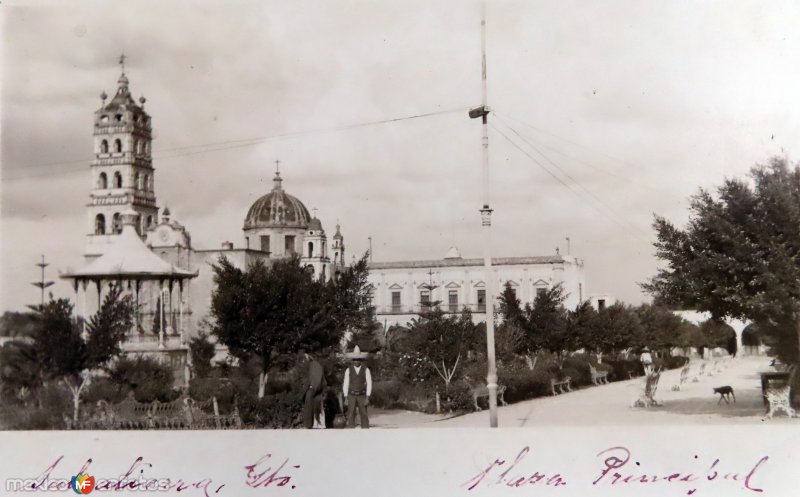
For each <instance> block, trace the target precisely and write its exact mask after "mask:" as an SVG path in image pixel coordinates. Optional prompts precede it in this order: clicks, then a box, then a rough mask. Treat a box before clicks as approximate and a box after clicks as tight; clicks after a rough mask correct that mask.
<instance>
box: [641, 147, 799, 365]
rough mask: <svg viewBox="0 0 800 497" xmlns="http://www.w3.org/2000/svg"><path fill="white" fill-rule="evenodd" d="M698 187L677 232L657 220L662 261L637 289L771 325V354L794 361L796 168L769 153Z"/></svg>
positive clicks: (673, 303) (796, 327)
mask: <svg viewBox="0 0 800 497" xmlns="http://www.w3.org/2000/svg"><path fill="white" fill-rule="evenodd" d="M750 177H751V179H752V182H747V181H745V180H742V179H727V180H725V181H723V183H722V185H721V186H719V187H718V188H717V189H716V192H715V194H712V193H711V192H709V191H706V190H702V189H701V190H700V191H699V192H698V193H697V194H696V195H695V196H694V197H692V202H691V206H690V219H689V222H688V224H687V226H686V227H685V228H684V229H679V228H676V227H675V226H674V225H673V224H672V223H670V222H669V221H667V220H666V219H665V218H662V217H656V219H655V222H654V228H655V230H656V234H657V236H658V242H656V244H655V246H656V249H657V256H658V257H659V258H660V259H662V260H663V261H664V262H665V263H666V264H665V267H663V268H661V269H659V271H658V273H657V274H656V276H655V277H653V278H652V279H651V280H650V281H649V282H647V283H645V284H644V285H642V286H643V288H644V289H645V290H646V291H648V292H650V293H651V294H652V295H653V296H654V297H655V299H656V300H657V301H658V302H661V303H664V304H667V305H671V306H680V307H683V308H690V309H696V310H699V311H708V312H710V313H711V314H712V316H714V317H715V318H722V317H726V316H727V317H734V318H741V319H748V320H751V321H754V322H758V323H772V324H773V325H774V326H772V327H770V328H769V334H770V335H771V336H772V337H773V338H774V343H775V345H776V347H775V349H774V352H775V353H776V354H778V356H779V357H780V358H781V359H782V360H783V361H784V362H786V363H791V362H797V361H798V358H800V352H799V351H800V257H799V256H798V255H799V254H800V166H798V165H794V166H792V167H790V166H789V164H788V163H787V161H786V160H785V159H783V158H773V159H772V160H771V161H770V162H769V164H768V165H766V166H756V167H754V168H752V169H751V170H750Z"/></svg>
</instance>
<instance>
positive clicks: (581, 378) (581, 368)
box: [560, 355, 592, 387]
mask: <svg viewBox="0 0 800 497" xmlns="http://www.w3.org/2000/svg"><path fill="white" fill-rule="evenodd" d="M566 376H569V377H570V379H571V380H572V383H571V384H572V386H577V387H580V386H585V385H590V384H591V383H592V372H591V371H590V369H589V361H588V358H587V357H586V356H581V355H576V356H571V357H567V358H566V359H564V363H563V367H562V370H561V376H560V378H564V377H566Z"/></svg>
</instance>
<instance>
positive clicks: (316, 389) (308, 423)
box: [303, 354, 327, 428]
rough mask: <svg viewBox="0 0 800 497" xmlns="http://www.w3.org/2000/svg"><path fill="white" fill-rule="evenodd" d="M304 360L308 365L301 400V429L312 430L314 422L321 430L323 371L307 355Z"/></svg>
mask: <svg viewBox="0 0 800 497" xmlns="http://www.w3.org/2000/svg"><path fill="white" fill-rule="evenodd" d="M304 355H305V358H306V360H308V361H310V362H309V365H308V381H307V382H306V391H305V396H304V398H303V427H304V428H314V427H315V423H314V422H315V420H316V421H317V423H316V424H317V427H320V428H323V427H324V424H322V423H321V421H320V418H321V415H322V397H323V395H322V394H323V393H324V391H325V387H326V386H327V383H326V382H325V371H324V370H323V369H322V364H320V363H319V362H317V360H316V359H313V358H312V357H311V356H309V355H308V354H304Z"/></svg>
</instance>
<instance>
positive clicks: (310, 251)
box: [308, 242, 314, 257]
mask: <svg viewBox="0 0 800 497" xmlns="http://www.w3.org/2000/svg"><path fill="white" fill-rule="evenodd" d="M308 256H309V257H314V242H308Z"/></svg>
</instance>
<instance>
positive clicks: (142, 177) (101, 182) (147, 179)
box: [97, 171, 154, 192]
mask: <svg viewBox="0 0 800 497" xmlns="http://www.w3.org/2000/svg"><path fill="white" fill-rule="evenodd" d="M133 184H134V187H135V188H136V189H137V190H144V191H148V192H152V191H153V186H154V185H153V177H152V176H150V175H149V174H140V173H138V172H137V173H135V174H134V175H133ZM124 186H125V185H124V183H123V181H122V173H120V172H119V171H116V172H115V173H114V176H113V180H112V183H111V188H123V187H124ZM97 188H99V189H101V190H105V189H106V188H108V175H107V174H106V173H100V174H99V175H98V176H97Z"/></svg>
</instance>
